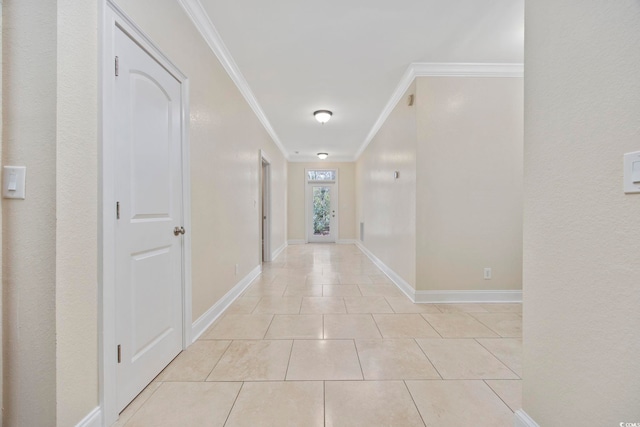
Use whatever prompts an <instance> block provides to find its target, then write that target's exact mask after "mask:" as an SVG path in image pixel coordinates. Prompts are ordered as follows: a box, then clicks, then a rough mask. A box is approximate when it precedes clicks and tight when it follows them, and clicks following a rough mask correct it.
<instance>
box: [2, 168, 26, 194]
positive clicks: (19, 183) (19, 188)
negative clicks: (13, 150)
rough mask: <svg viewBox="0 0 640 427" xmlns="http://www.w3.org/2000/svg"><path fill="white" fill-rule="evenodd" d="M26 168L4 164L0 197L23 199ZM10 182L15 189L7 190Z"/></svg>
mask: <svg viewBox="0 0 640 427" xmlns="http://www.w3.org/2000/svg"><path fill="white" fill-rule="evenodd" d="M26 176H27V168H26V167H24V166H5V167H4V168H3V173H2V197H4V198H5V199H24V198H25V193H26V192H25V190H26V188H25V187H26V186H25V181H26ZM10 183H12V184H13V185H12V187H15V190H9V187H10Z"/></svg>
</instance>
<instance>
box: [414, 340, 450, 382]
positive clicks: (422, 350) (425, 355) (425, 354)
mask: <svg viewBox="0 0 640 427" xmlns="http://www.w3.org/2000/svg"><path fill="white" fill-rule="evenodd" d="M435 339H437V338H435ZM413 341H414V342H415V343H416V345H417V346H418V348H419V349H420V351H421V352H422V354H424V357H426V358H427V360H428V361H429V363H431V366H433V369H435V370H436V374H438V376H439V377H440V379H441V380H444V377H443V376H442V374H441V373H440V371H438V368H437V367H436V365H434V364H433V362H432V361H431V359H430V358H429V356H428V355H427V352H426V351H424V348H422V346H421V345H420V344H418V340H416V339H415V338H413Z"/></svg>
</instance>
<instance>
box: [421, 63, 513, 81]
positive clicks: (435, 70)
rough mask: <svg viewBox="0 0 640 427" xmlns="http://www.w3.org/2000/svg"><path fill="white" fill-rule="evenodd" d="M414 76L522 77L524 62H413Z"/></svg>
mask: <svg viewBox="0 0 640 427" xmlns="http://www.w3.org/2000/svg"><path fill="white" fill-rule="evenodd" d="M410 67H411V68H413V74H414V75H415V77H520V78H522V77H524V64H514V63H503V64H492V63H470V62H458V63H455V62H444V63H431V62H415V63H413V64H411V66H410Z"/></svg>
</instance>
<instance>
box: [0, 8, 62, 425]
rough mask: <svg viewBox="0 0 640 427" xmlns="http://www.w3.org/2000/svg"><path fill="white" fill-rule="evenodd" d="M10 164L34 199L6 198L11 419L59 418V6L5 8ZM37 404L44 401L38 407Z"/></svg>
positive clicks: (6, 158) (43, 421)
mask: <svg viewBox="0 0 640 427" xmlns="http://www.w3.org/2000/svg"><path fill="white" fill-rule="evenodd" d="M3 9H4V10H3V24H4V25H3V63H4V69H3V72H4V76H3V98H2V102H3V110H4V117H3V120H4V123H3V164H4V165H23V166H26V167H27V199H26V200H4V201H3V249H4V250H3V257H4V259H3V265H4V266H10V267H9V268H4V271H3V293H4V295H3V297H4V307H3V308H4V313H3V314H4V345H3V347H4V355H3V359H4V360H3V361H4V365H5V366H4V375H5V378H4V386H5V393H4V408H5V413H4V422H5V424H6V425H9V426H14V425H15V426H36V425H51V424H53V423H54V420H55V419H56V401H55V397H56V359H55V356H56V316H55V298H56V296H55V280H56V259H55V245H56V242H55V217H56V162H55V159H56V141H55V138H56V136H55V135H56V97H55V95H56V20H55V16H56V2H51V1H46V0H33V1H29V2H25V1H19V0H12V1H5V2H4V4H3ZM34 402H37V404H34Z"/></svg>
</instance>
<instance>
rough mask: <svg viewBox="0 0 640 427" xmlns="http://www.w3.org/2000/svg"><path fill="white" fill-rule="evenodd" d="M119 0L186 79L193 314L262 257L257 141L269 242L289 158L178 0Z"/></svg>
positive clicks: (275, 237) (281, 225)
mask: <svg viewBox="0 0 640 427" xmlns="http://www.w3.org/2000/svg"><path fill="white" fill-rule="evenodd" d="M118 4H120V5H121V6H122V7H123V9H124V10H125V12H126V13H128V14H129V15H130V16H131V18H132V19H133V20H134V21H135V22H136V23H137V24H138V25H139V26H140V27H141V28H142V29H143V30H144V31H145V32H146V33H147V34H148V35H149V36H150V37H151V39H152V40H153V41H154V42H155V43H156V44H157V45H158V46H159V47H160V49H161V50H162V51H163V52H164V53H165V54H166V55H167V57H169V58H170V59H171V60H172V61H173V62H174V63H175V64H176V65H177V67H178V68H180V70H181V71H182V72H183V73H185V74H186V75H187V77H188V78H189V82H190V110H191V111H190V115H191V123H190V129H189V138H190V146H191V192H192V207H191V209H192V228H193V230H192V252H193V319H194V320H196V319H197V318H198V317H200V316H201V315H202V314H203V313H205V312H206V311H207V310H208V309H209V308H210V307H211V306H212V305H213V304H215V303H216V302H217V301H218V300H219V299H220V298H221V297H222V296H224V295H225V294H226V293H227V292H228V291H229V290H230V289H231V288H232V287H233V286H234V285H235V284H236V283H238V281H240V280H241V279H242V278H243V277H244V276H246V275H247V274H248V273H249V272H250V271H251V270H253V269H254V268H256V267H257V266H258V265H259V264H260V245H259V242H260V210H259V209H260V206H259V203H258V199H259V194H260V193H259V192H260V186H259V178H260V159H259V157H260V149H262V150H264V151H265V152H266V153H267V155H268V157H269V158H270V159H271V161H272V163H271V178H272V184H273V187H272V214H271V218H272V222H271V223H272V236H271V243H272V250H275V249H277V248H279V247H280V246H282V245H283V244H284V242H285V233H286V227H285V220H286V176H287V164H286V160H285V158H284V157H283V156H282V154H281V152H280V150H279V149H278V148H277V146H276V145H275V144H274V143H273V141H272V140H271V138H270V137H269V135H268V134H267V132H266V131H265V130H264V128H263V126H262V124H261V123H260V122H259V121H258V119H257V118H256V116H255V114H254V113H253V111H252V110H251V108H250V107H249V105H248V104H247V102H246V101H245V100H244V98H243V97H242V95H241V94H240V92H239V91H238V89H237V87H236V86H235V85H234V83H233V82H232V81H231V79H230V78H229V76H228V75H227V73H226V71H225V70H224V68H223V67H222V66H221V65H220V63H219V61H218V59H217V58H216V57H215V55H214V54H213V53H212V52H211V50H210V48H209V46H208V45H207V44H206V42H205V41H204V39H203V38H202V37H201V35H200V33H199V32H198V31H197V30H196V28H195V27H194V26H193V24H192V23H191V21H190V20H189V18H188V17H187V15H186V13H185V12H184V10H183V9H182V8H181V7H180V5H179V4H178V2H177V1H175V0H159V1H158V0H121V1H118ZM149 11H153V13H150V12H149ZM168 28H171V31H167V29H168ZM236 264H239V273H238V274H237V275H236V274H235V265H236Z"/></svg>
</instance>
